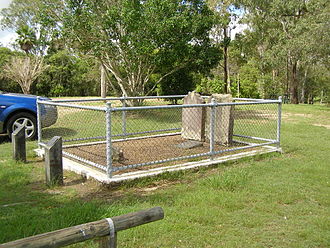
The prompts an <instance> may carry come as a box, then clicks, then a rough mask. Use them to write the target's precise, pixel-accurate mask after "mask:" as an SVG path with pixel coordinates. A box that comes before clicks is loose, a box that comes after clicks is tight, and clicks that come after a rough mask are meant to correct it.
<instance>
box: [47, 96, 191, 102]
mask: <svg viewBox="0 0 330 248" xmlns="http://www.w3.org/2000/svg"><path fill="white" fill-rule="evenodd" d="M185 96H186V95H167V96H121V97H106V98H86V99H61V100H52V102H99V101H123V100H142V99H168V98H183V97H185Z"/></svg>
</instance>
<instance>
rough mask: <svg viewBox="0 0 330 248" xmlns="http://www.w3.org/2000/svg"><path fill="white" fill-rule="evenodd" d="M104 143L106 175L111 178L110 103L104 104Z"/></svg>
mask: <svg viewBox="0 0 330 248" xmlns="http://www.w3.org/2000/svg"><path fill="white" fill-rule="evenodd" d="M106 106H107V108H106V128H107V131H106V141H107V151H106V152H107V174H108V177H109V178H111V177H112V144H111V103H110V102H107V103H106Z"/></svg>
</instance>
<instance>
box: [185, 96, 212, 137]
mask: <svg viewBox="0 0 330 248" xmlns="http://www.w3.org/2000/svg"><path fill="white" fill-rule="evenodd" d="M203 103H205V102H204V100H203V98H202V97H201V96H200V95H199V94H198V93H195V92H194V91H193V92H189V93H188V95H187V96H185V97H184V99H183V104H203ZM205 115H206V112H205V107H191V108H182V132H181V136H182V138H184V139H189V140H198V141H204V140H205Z"/></svg>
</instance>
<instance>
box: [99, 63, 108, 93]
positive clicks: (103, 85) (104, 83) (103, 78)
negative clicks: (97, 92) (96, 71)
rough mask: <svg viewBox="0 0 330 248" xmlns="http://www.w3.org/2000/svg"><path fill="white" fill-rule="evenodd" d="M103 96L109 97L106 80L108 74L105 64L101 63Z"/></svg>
mask: <svg viewBox="0 0 330 248" xmlns="http://www.w3.org/2000/svg"><path fill="white" fill-rule="evenodd" d="M100 69H101V97H102V98H106V97H107V82H106V74H105V68H104V66H103V65H101V68H100Z"/></svg>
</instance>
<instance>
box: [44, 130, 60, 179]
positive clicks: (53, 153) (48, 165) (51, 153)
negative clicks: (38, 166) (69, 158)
mask: <svg viewBox="0 0 330 248" xmlns="http://www.w3.org/2000/svg"><path fill="white" fill-rule="evenodd" d="M45 169H46V184H47V185H63V162H62V137H60V136H55V137H53V138H52V139H51V140H50V141H49V142H48V143H47V144H46V146H45Z"/></svg>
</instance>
